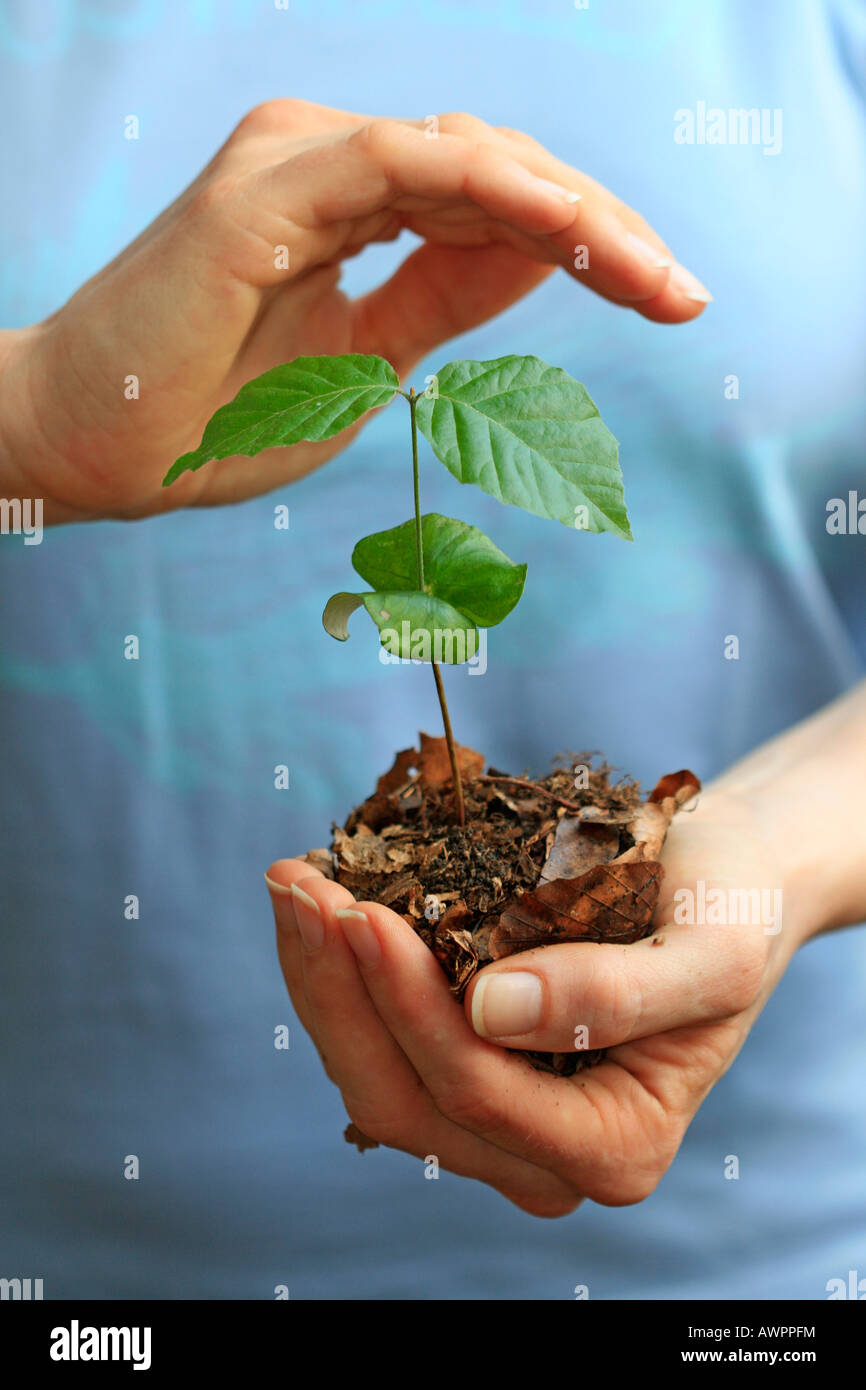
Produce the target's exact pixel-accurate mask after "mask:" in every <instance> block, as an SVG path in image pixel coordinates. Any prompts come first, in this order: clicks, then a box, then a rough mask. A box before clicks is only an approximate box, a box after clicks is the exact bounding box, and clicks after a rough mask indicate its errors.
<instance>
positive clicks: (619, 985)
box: [584, 946, 643, 1043]
mask: <svg viewBox="0 0 866 1390" xmlns="http://www.w3.org/2000/svg"><path fill="white" fill-rule="evenodd" d="M584 997H585V999H586V1001H587V1004H588V1006H589V1007H588V1009H587V1012H588V1013H589V1014H590V1015H591V1016H592V1017H593V1018H594V1019H596V1020H598V1022H597V1025H596V1026H597V1027H603V1030H604V1033H605V1036H606V1037H609V1038H610V1040H611V1043H614V1042H622V1041H623V1040H624V1039H625V1038H626V1037H628V1036H629V1035H630V1033H631V1032H632V1030H633V1028H634V1026H635V1024H636V1022H637V1020H638V1019H639V1018H640V1015H641V1013H642V1011H643V999H642V994H641V989H640V982H639V980H638V979H637V977H636V976H635V975H633V974H632V973H631V971H629V970H624V969H623V966H622V961H621V960H620V958H619V953H618V952H615V953H607V952H606V949H605V947H603V946H602V947H601V949H600V951H599V953H598V954H597V955H596V956H595V958H594V960H593V963H592V968H591V971H590V974H589V978H588V980H587V987H586V994H585V996H584Z"/></svg>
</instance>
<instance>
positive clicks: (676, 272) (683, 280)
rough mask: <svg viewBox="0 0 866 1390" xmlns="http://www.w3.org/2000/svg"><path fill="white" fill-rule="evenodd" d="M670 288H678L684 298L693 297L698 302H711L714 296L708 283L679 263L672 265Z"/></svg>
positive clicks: (669, 278) (669, 280) (669, 277)
mask: <svg viewBox="0 0 866 1390" xmlns="http://www.w3.org/2000/svg"><path fill="white" fill-rule="evenodd" d="M668 288H669V289H675V290H677V291H678V292H679V293H680V294H681V295H682V296H683V298H684V299H692V300H694V302H695V303H696V304H709V303H711V301H712V298H713V296H712V295H711V294H710V292H709V290H708V289H707V287H706V285H702V284H701V282H700V280H699V279H698V277H697V276H696V275H692V272H691V271H690V270H686V268H685V266H684V265H680V264H679V263H676V264H674V265H673V266H672V267H671V273H670V275H669V276H668Z"/></svg>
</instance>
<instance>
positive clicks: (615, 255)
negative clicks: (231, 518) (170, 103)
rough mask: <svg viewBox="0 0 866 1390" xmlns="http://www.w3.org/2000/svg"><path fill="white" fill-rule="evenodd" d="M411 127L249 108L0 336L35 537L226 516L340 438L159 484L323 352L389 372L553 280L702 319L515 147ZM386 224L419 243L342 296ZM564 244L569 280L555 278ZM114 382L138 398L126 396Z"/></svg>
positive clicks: (317, 460)
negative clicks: (259, 391) (179, 184)
mask: <svg viewBox="0 0 866 1390" xmlns="http://www.w3.org/2000/svg"><path fill="white" fill-rule="evenodd" d="M426 125H427V123H425V122H422V121H403V120H390V119H371V118H369V117H366V116H359V115H356V114H353V113H351V112H347V111H336V110H332V109H331V108H329V107H325V106H316V105H313V104H312V103H309V102H305V101H294V100H286V101H271V102H267V103H265V104H264V105H263V106H259V107H257V108H256V109H255V110H253V111H251V112H250V114H249V115H247V116H246V117H245V118H244V119H243V120H242V121H241V123H240V125H239V126H238V127H237V129H236V130H235V131H234V133H233V134H232V136H231V137H230V138H229V140H228V141H227V143H226V144H225V145H224V146H223V148H222V149H221V150H220V151H219V152H218V154H217V155H216V156H215V157H214V159H213V160H212V161H211V163H210V164H209V165H208V166H207V168H206V169H205V170H204V171H203V173H202V174H201V175H200V176H199V177H198V178H197V179H196V180H195V182H194V183H193V184H192V185H191V186H190V187H189V188H188V189H187V190H186V192H184V193H183V194H182V195H181V196H180V198H178V200H177V202H175V203H174V204H173V205H172V206H171V207H169V208H168V209H167V210H166V211H165V212H164V213H162V215H161V216H160V217H158V218H157V220H156V221H155V222H154V223H153V224H152V225H151V226H150V227H149V228H148V229H147V230H146V231H145V232H143V233H142V235H141V236H140V237H139V238H138V239H137V240H136V241H135V242H133V244H132V245H131V246H129V247H128V248H127V249H126V250H125V251H124V252H123V253H122V254H121V255H120V256H119V257H118V258H117V259H116V260H115V261H113V262H112V263H111V264H110V265H109V266H107V267H106V268H105V269H104V270H102V271H101V272H100V273H99V274H98V275H96V276H95V277H94V278H93V279H92V280H90V281H89V282H88V283H87V284H86V285H85V286H84V287H83V288H82V289H81V290H79V291H78V293H77V294H75V295H74V296H73V297H72V299H71V300H70V301H69V303H68V304H66V305H65V306H64V307H63V308H62V309H60V310H59V312H57V313H56V314H53V315H52V316H51V317H50V318H49V319H47V320H46V321H45V322H44V323H42V324H40V325H38V326H36V327H34V328H29V329H24V330H20V331H11V332H6V333H4V334H0V368H2V373H0V382H2V385H0V459H2V460H4V462H3V463H2V465H0V468H2V472H0V484H2V486H0V490H2V491H3V492H4V493H5V495H7V496H12V495H16V494H17V495H20V496H22V497H24V496H29V497H41V498H43V500H44V516H45V520H46V522H47V523H48V522H57V521H74V520H85V519H90V518H97V517H123V518H131V517H141V516H147V515H150V514H151V513H155V512H160V511H165V510H169V509H174V508H177V507H181V506H190V505H211V504H216V503H224V502H234V501H238V500H240V499H241V498H244V497H251V496H255V495H256V494H258V493H261V492H266V491H268V490H270V489H272V488H275V487H277V486H279V485H282V484H285V483H287V482H291V481H293V480H294V479H296V478H299V477H301V476H303V475H304V474H305V473H308V472H310V471H311V470H312V469H314V468H316V467H318V466H319V465H320V464H321V463H323V462H325V460H326V459H328V458H330V457H331V456H332V455H333V454H334V453H336V452H337V451H338V450H340V449H343V448H345V446H346V444H347V442H348V440H349V439H350V438H351V437H352V436H353V435H354V434H355V433H357V430H358V429H359V428H360V425H357V426H355V427H354V429H352V430H350V431H346V432H344V433H343V434H341V435H340V436H339V437H337V438H335V439H333V440H327V441H324V442H323V443H318V444H298V445H295V446H293V447H292V448H291V449H272V450H268V451H267V452H265V453H262V454H260V455H259V456H258V457H257V458H255V459H244V460H243V462H242V465H241V466H237V461H236V460H230V459H225V460H221V461H219V462H216V463H212V464H211V465H210V466H209V467H208V468H206V469H204V470H202V471H201V472H198V473H194V474H188V475H186V476H185V477H184V478H183V479H181V480H179V481H178V482H177V483H175V484H174V485H173V486H172V487H170V488H165V489H163V488H162V487H161V481H162V478H163V476H164V474H165V473H166V471H167V470H168V468H169V467H170V465H171V464H172V462H173V461H174V459H175V458H176V457H177V456H178V455H179V454H181V453H183V452H185V451H186V450H188V449H191V448H194V447H195V446H196V445H197V444H198V443H199V441H200V439H201V435H202V431H203V429H204V425H205V423H206V422H207V420H208V419H209V418H210V416H211V415H212V414H213V412H214V410H216V409H217V407H218V406H220V405H222V404H224V403H225V402H226V401H228V400H231V399H232V398H233V397H234V396H235V395H236V393H237V391H238V390H239V389H240V387H241V386H242V385H243V384H244V382H245V381H247V380H249V379H250V378H251V377H254V376H257V375H258V374H259V373H261V372H263V371H265V370H267V369H268V368H269V367H273V366H275V365H276V364H278V363H280V362H285V361H288V360H290V359H291V358H293V357H297V356H300V355H302V354H303V355H306V354H319V353H343V352H358V353H379V354H381V355H383V356H384V357H386V358H387V359H388V360H389V361H390V362H391V363H392V364H393V365H394V367H395V368H396V369H397V371H398V373H399V374H401V375H405V373H406V372H408V371H409V370H410V368H411V367H412V366H413V365H414V364H415V363H416V362H418V361H419V360H420V359H421V358H422V357H423V356H425V355H426V354H427V353H428V352H429V351H430V350H432V349H433V348H434V347H436V346H437V345H438V344H440V343H444V342H446V341H447V340H448V339H450V338H452V337H454V336H455V334H459V333H463V332H465V331H466V330H468V329H470V328H472V327H474V326H475V325H477V324H480V323H483V322H484V321H485V320H487V319H489V318H491V317H492V316H493V315H495V314H498V313H500V312H501V311H502V310H503V309H505V308H506V307H507V306H508V305H509V304H511V303H512V302H513V301H514V300H516V299H519V298H520V297H521V296H523V295H525V294H526V293H528V291H529V290H531V289H532V288H534V286H536V285H537V284H538V283H539V282H540V281H541V280H543V279H544V278H545V277H546V276H547V275H548V274H549V273H550V271H551V269H552V268H553V267H554V266H556V265H561V266H563V267H564V268H565V269H566V270H567V271H568V272H569V273H570V274H571V275H572V276H573V278H575V279H579V280H583V281H584V282H585V283H586V284H587V285H589V286H590V287H591V288H592V289H594V290H595V291H597V292H598V293H599V294H602V295H605V296H606V297H607V298H609V299H612V300H614V301H615V302H616V303H619V304H624V305H629V306H631V307H633V308H635V309H637V310H638V312H639V313H642V314H644V315H645V316H646V317H647V318H651V319H655V320H657V321H660V322H671V323H672V322H680V321H683V320H686V319H690V318H694V317H695V316H696V315H697V314H699V313H700V312H701V311H702V309H703V308H704V305H705V303H706V301H707V300H708V298H709V295H708V294H707V292H706V291H705V290H703V288H702V286H700V285H699V283H698V282H697V281H696V280H695V279H694V277H693V276H690V275H689V274H688V272H686V271H684V270H683V269H682V267H680V266H678V265H676V264H675V263H674V260H673V257H672V256H671V254H670V253H669V252H668V251H667V248H666V247H665V246H664V244H663V242H662V241H661V240H660V239H659V237H658V236H657V235H656V234H655V233H654V232H653V231H652V229H651V228H649V227H648V226H647V224H646V223H645V222H644V221H643V219H642V218H641V217H639V216H638V214H637V213H635V212H632V211H631V210H630V209H629V208H627V207H626V206H625V205H624V204H622V203H620V202H619V201H618V200H617V199H616V198H614V197H613V195H612V194H610V193H608V192H607V191H606V190H605V189H604V188H602V187H601V186H600V185H599V184H597V183H595V182H594V181H593V180H592V179H590V178H588V177H587V176H586V175H584V174H581V173H579V172H578V171H577V170H575V169H572V168H570V167H569V166H568V165H567V164H563V163H562V162H561V161H560V160H558V159H556V158H554V156H553V155H551V154H549V153H548V152H547V151H546V150H545V149H544V148H543V147H542V146H541V145H539V144H537V143H536V142H535V141H534V140H532V139H530V138H529V137H528V136H526V135H523V134H521V133H520V132H516V131H510V130H504V129H500V128H494V127H491V126H489V125H487V124H486V123H485V122H484V121H481V120H478V119H477V118H476V117H473V116H468V115H447V116H442V117H440V118H439V122H438V132H437V133H436V138H433V139H429V138H427V136H428V134H429V133H430V132H429V130H428V129H426V128H425V127H426ZM574 195H579V201H576V200H575V196H574ZM404 227H408V228H409V229H410V230H412V231H413V232H415V233H417V235H418V236H419V237H421V238H422V239H423V244H422V245H421V246H420V247H419V248H417V249H416V250H415V251H413V252H412V254H410V255H409V256H408V257H407V259H406V260H405V261H404V262H403V263H402V265H401V266H400V267H399V269H398V270H397V271H396V273H395V274H394V275H393V276H392V277H391V279H390V280H388V281H387V283H385V284H384V285H382V286H380V287H379V288H378V289H376V290H374V291H372V292H371V293H370V294H366V295H364V296H362V297H361V298H360V299H357V300H354V301H352V300H349V299H348V298H347V297H346V296H345V295H344V294H343V293H342V292H341V291H340V290H339V289H338V281H339V278H340V263H341V261H342V260H344V259H345V258H346V257H348V256H354V255H356V254H357V253H358V252H359V251H361V250H362V249H363V247H364V246H365V245H367V244H368V243H370V242H376V241H390V240H393V239H394V238H395V237H396V236H397V235H398V234H399V232H400V231H401V230H402V229H403V228H404ZM579 244H582V245H586V246H587V247H588V250H589V262H590V265H589V269H587V270H579V271H578V270H575V269H574V268H573V261H574V251H575V247H576V246H577V245H579ZM280 247H285V248H287V250H288V260H289V264H288V269H285V268H283V265H284V258H283V259H281V257H280V255H279V254H278V248H280ZM128 376H135V377H137V378H138V383H139V385H138V390H139V398H138V399H127V398H126V396H125V394H124V391H125V382H126V379H127V377H128Z"/></svg>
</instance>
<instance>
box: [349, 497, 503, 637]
mask: <svg viewBox="0 0 866 1390" xmlns="http://www.w3.org/2000/svg"><path fill="white" fill-rule="evenodd" d="M421 537H422V544H423V549H424V588H425V592H427V593H428V594H431V595H433V596H434V597H436V598H440V599H444V600H445V602H446V603H449V604H451V605H452V606H453V607H454V608H456V609H457V610H458V612H459V613H461V614H463V616H464V617H466V618H468V619H469V620H470V621H471V622H472V623H476V624H477V625H478V626H479V627H494V626H495V625H496V623H501V622H502V619H503V618H505V617H507V616H508V614H509V613H510V612H511V610H512V608H513V607H514V605H515V604H516V603H517V601H518V599H519V598H520V595H521V594H522V593H523V585H524V581H525V579H526V566H525V565H516V564H514V562H513V560H509V558H508V556H507V555H505V554H503V552H502V551H501V550H500V549H499V548H498V546H495V545H494V544H493V542H492V541H491V540H490V539H489V538H488V537H487V536H485V534H484V532H483V531H479V530H478V528H477V527H476V526H467V524H466V522H465V521H455V520H454V519H453V518H452V517H449V516H440V515H439V514H438V512H428V514H427V515H426V516H423V517H422V518H421ZM352 564H353V565H354V567H355V569H356V570H357V571H358V574H360V576H361V578H362V579H365V580H366V581H367V583H368V584H370V585H371V586H372V587H373V588H374V589H388V590H391V591H392V592H393V591H394V590H410V589H412V590H417V582H418V571H417V562H416V557H415V522H414V520H412V521H406V522H404V523H403V525H402V526H395V527H394V528H393V529H392V530H390V531H378V532H377V533H376V534H375V535H372V536H365V537H364V539H363V540H362V541H359V542H358V544H357V545H356V546H355V549H354V550H353V552H352Z"/></svg>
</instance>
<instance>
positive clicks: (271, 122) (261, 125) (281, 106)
mask: <svg viewBox="0 0 866 1390" xmlns="http://www.w3.org/2000/svg"><path fill="white" fill-rule="evenodd" d="M309 107H310V103H309V102H307V101H303V100H302V99H301V98H300V97H273V98H271V99H270V100H269V101H262V102H259V104H258V105H257V106H253V107H252V109H251V110H249V111H248V112H247V113H246V115H245V116H243V117H242V118H241V120H240V121H239V122H238V124H237V126H236V127H235V132H234V133H235V135H236V136H250V135H268V134H271V133H273V132H278V131H285V130H291V128H292V126H293V125H295V124H297V122H298V121H299V120H300V119H301V118H302V117H303V116H305V115H306V114H307V112H308V110H309Z"/></svg>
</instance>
